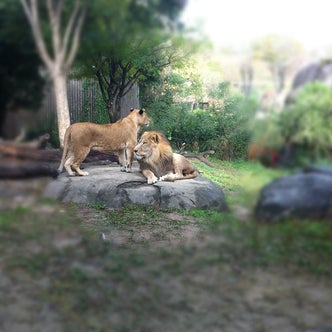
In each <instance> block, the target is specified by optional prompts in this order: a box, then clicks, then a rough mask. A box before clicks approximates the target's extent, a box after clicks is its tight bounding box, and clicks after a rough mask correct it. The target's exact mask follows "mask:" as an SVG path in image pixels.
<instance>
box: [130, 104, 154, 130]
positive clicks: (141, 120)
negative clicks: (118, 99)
mask: <svg viewBox="0 0 332 332" xmlns="http://www.w3.org/2000/svg"><path fill="white" fill-rule="evenodd" d="M131 113H135V114H136V116H137V124H138V125H140V126H142V125H145V126H149V124H150V121H151V120H150V118H149V117H148V116H147V114H146V112H145V110H144V108H142V109H140V110H139V109H131Z"/></svg>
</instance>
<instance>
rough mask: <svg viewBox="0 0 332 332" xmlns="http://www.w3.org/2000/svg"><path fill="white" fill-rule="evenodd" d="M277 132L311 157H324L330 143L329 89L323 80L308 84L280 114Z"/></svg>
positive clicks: (331, 102)
mask: <svg viewBox="0 0 332 332" xmlns="http://www.w3.org/2000/svg"><path fill="white" fill-rule="evenodd" d="M279 126H280V134H281V136H282V137H285V138H286V140H287V141H290V142H292V143H295V144H297V145H298V146H299V147H300V148H301V150H302V153H303V154H304V156H307V157H308V158H310V159H311V160H317V159H319V158H322V157H326V156H328V155H329V154H330V153H331V146H332V91H331V88H329V87H328V86H326V85H325V84H323V83H320V82H315V83H310V84H307V85H306V86H305V87H304V88H303V89H301V90H300V91H299V92H298V93H297V95H296V98H295V101H294V103H293V104H291V105H290V106H288V107H287V108H286V109H285V110H284V111H283V112H282V113H281V116H280V123H279Z"/></svg>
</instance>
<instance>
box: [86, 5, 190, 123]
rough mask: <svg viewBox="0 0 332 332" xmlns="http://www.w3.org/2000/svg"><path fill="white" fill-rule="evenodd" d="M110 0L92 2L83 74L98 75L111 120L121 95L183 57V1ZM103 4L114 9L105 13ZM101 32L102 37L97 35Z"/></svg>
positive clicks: (116, 118) (117, 111)
mask: <svg viewBox="0 0 332 332" xmlns="http://www.w3.org/2000/svg"><path fill="white" fill-rule="evenodd" d="M104 2H105V0H99V1H94V2H92V3H90V4H89V6H90V8H89V11H88V14H87V20H86V23H87V24H86V25H85V27H84V31H83V34H84V38H83V40H82V42H83V44H82V46H83V47H82V48H81V50H82V54H81V56H80V59H81V60H82V63H83V75H91V76H94V77H95V78H97V80H98V82H99V86H100V89H101V93H102V96H103V99H104V102H105V106H106V109H107V111H108V114H109V119H110V122H114V121H116V120H118V119H119V117H120V115H121V98H122V97H123V96H125V95H126V94H127V93H128V92H129V91H130V89H131V87H132V86H133V85H134V84H136V83H137V82H139V81H142V80H153V79H156V77H157V76H158V75H160V73H161V71H162V69H163V68H164V67H165V66H168V65H170V64H172V63H174V61H175V60H176V59H179V57H181V55H183V54H181V51H180V50H181V48H180V47H179V40H180V38H178V37H177V36H176V34H175V33H174V32H175V30H176V24H175V22H176V17H177V15H178V14H179V12H180V10H181V9H182V8H183V6H184V4H185V2H184V1H181V0H172V1H165V0H145V1H138V0H121V1H118V0H115V1H112V3H109V2H108V3H107V4H106V3H104ZM103 4H104V5H105V6H106V5H107V8H108V10H107V11H105V10H104V11H102V10H101V8H104V6H103ZM96 31H98V35H96Z"/></svg>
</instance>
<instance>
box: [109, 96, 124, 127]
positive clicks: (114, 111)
mask: <svg viewBox="0 0 332 332" xmlns="http://www.w3.org/2000/svg"><path fill="white" fill-rule="evenodd" d="M110 100H112V102H110V103H109V105H110V107H108V115H109V119H110V123H114V122H116V121H118V120H119V119H120V118H121V98H119V97H118V96H114V97H110Z"/></svg>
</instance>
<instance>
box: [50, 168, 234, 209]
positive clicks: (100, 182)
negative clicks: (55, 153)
mask: <svg viewBox="0 0 332 332" xmlns="http://www.w3.org/2000/svg"><path fill="white" fill-rule="evenodd" d="M87 171H88V172H89V175H88V176H84V177H78V176H77V177H69V176H68V175H67V174H66V173H62V174H61V175H60V176H59V177H58V179H56V180H54V181H51V182H50V183H49V184H48V186H47V187H46V190H45V192H44V196H45V197H48V198H53V199H57V200H60V201H62V202H74V203H80V204H104V205H106V206H108V207H111V208H121V207H123V206H125V205H140V206H156V207H159V208H163V209H185V210H190V209H211V210H216V211H226V210H228V207H227V203H226V200H225V196H224V193H223V191H222V189H221V188H220V187H219V186H217V185H216V184H214V183H213V182H212V181H210V180H208V179H205V178H203V177H197V178H195V179H189V180H179V181H175V182H157V183H156V184H154V185H148V184H147V183H146V179H145V177H144V176H143V175H142V174H141V173H140V172H139V170H138V168H134V172H132V173H123V172H121V171H120V168H119V167H118V166H116V167H112V166H89V168H87Z"/></svg>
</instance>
